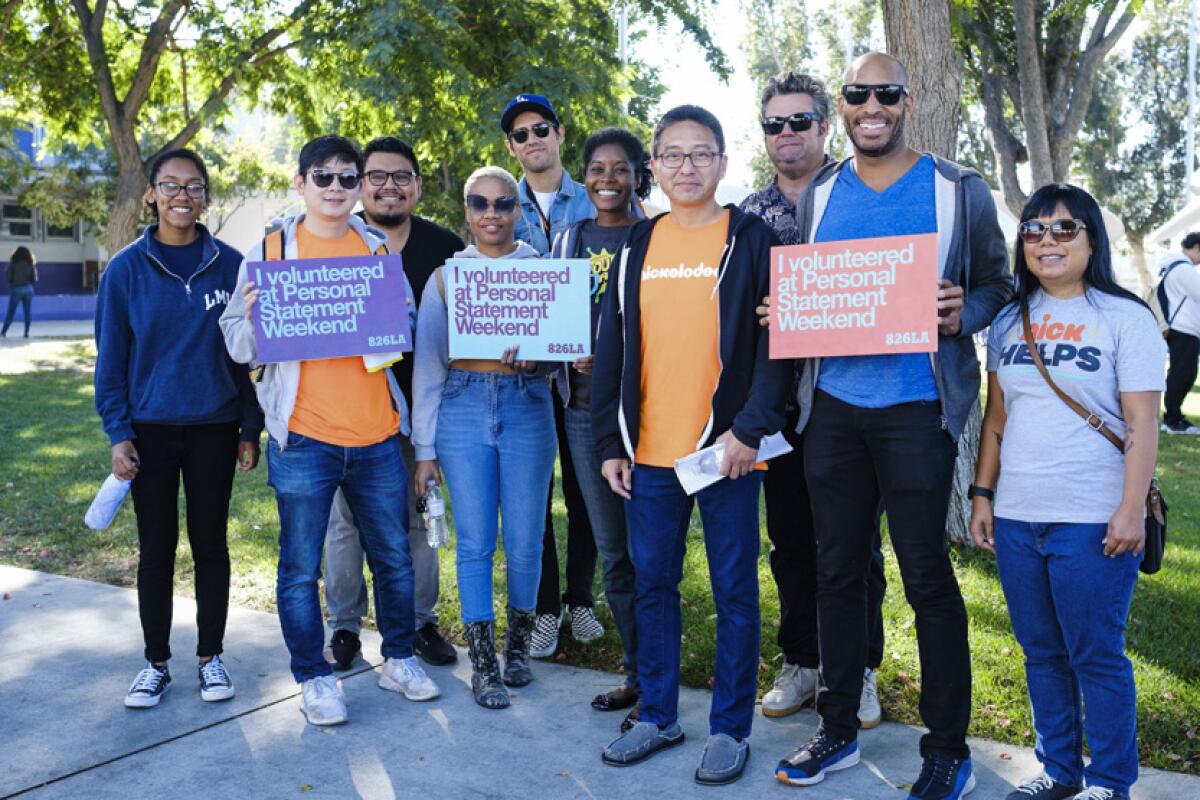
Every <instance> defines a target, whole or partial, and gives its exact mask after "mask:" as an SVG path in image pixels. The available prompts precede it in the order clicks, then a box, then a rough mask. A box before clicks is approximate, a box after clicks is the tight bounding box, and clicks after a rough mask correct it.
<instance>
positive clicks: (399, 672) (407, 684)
mask: <svg viewBox="0 0 1200 800" xmlns="http://www.w3.org/2000/svg"><path fill="white" fill-rule="evenodd" d="M379 688H380V689H387V690H388V691H389V692H399V693H400V694H402V695H404V696H405V697H407V698H408V699H409V700H417V701H421V700H432V699H433V698H435V697H437V696H438V695H439V694H441V692H440V691H438V687H437V684H436V683H434V682H433V678H430V677H429V676H428V675H426V674H425V670H423V669H421V664H420V662H418V661H417V657H416V656H409V657H408V658H389V659H388V660H387V661H386V662H385V663H384V665H383V669H382V670H380V672H379Z"/></svg>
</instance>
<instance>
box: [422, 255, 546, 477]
mask: <svg viewBox="0 0 1200 800" xmlns="http://www.w3.org/2000/svg"><path fill="white" fill-rule="evenodd" d="M454 257H455V258H490V256H485V255H484V254H483V253H481V252H479V250H477V249H476V247H475V245H473V244H472V245H468V246H467V249H466V250H463V251H462V252H460V253H455V254H454ZM505 258H541V255H540V254H539V253H538V251H537V250H534V249H533V247H532V246H530V245H529V244H527V243H525V242H522V241H518V242H517V249H516V250H513V251H512V252H511V253H509V254H508V255H506V256H505ZM443 269H444V267H438V269H437V270H436V271H435V272H434V273H433V279H432V280H429V281H427V282H426V283H425V291H424V292H422V293H421V304H420V308H421V311H420V313H419V314H418V315H417V334H416V342H417V349H416V353H415V360H414V361H413V425H412V443H413V448H414V449H415V450H416V451H417V460H418V461H433V460H435V459H436V458H437V451H436V450H435V449H434V446H433V443H434V441H435V440H436V439H437V420H438V411H439V410H440V409H441V407H442V389H443V387H445V385H446V376H447V375H448V374H449V373H450V314H449V311H448V310H447V308H446V298H445V297H443V296H442V289H441V288H440V286H441V284H442V277H441V272H442V270H443ZM552 366H554V367H555V368H557V366H558V365H557V364H554V365H552Z"/></svg>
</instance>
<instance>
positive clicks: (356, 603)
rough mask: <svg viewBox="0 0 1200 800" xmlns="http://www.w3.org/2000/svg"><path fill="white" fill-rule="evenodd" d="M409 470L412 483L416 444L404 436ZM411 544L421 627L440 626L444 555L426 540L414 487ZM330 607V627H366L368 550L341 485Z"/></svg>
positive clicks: (330, 537)
mask: <svg viewBox="0 0 1200 800" xmlns="http://www.w3.org/2000/svg"><path fill="white" fill-rule="evenodd" d="M400 452H401V453H402V454H403V456H404V470H405V472H406V473H407V474H408V477H409V481H410V483H411V480H412V474H413V470H414V469H415V468H416V453H415V452H414V451H413V446H412V443H411V442H410V441H409V440H408V439H407V438H405V437H403V436H401V437H400ZM408 547H409V552H410V553H411V554H412V562H413V583H414V585H413V596H414V603H415V606H416V612H417V613H416V618H417V627H418V628H420V627H421V626H422V625H424V624H425V623H427V622H431V623H433V624H434V625H437V621H438V617H437V599H438V554H437V550H435V549H434V548H432V547H430V546H429V543H428V541H426V539H425V523H424V521H423V520H422V519H421V515H420V514H418V513H417V502H416V497H415V496H414V495H413V492H412V486H411V485H410V486H409V487H408ZM325 605H326V607H328V609H329V630H331V631H337V630H347V631H353V632H354V633H358V632H360V631H361V630H362V621H363V617H365V616H366V615H367V581H366V579H365V578H364V577H363V549H362V544H361V543H360V541H359V536H358V528H357V527H355V525H354V517H353V515H352V514H351V513H350V506H349V504H347V503H346V498H345V497H344V496H342V490H341V489H338V491H337V494H335V495H334V496H333V507H332V509H330V512H329V527H328V529H327V530H326V531H325Z"/></svg>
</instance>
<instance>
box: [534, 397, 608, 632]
mask: <svg viewBox="0 0 1200 800" xmlns="http://www.w3.org/2000/svg"><path fill="white" fill-rule="evenodd" d="M554 427H555V428H556V429H557V430H558V463H559V465H560V466H561V468H562V488H563V500H564V501H565V502H566V505H567V590H566V591H565V592H563V593H562V595H561V596H560V595H559V581H558V542H557V540H556V539H555V538H554V509H553V505H554V476H553V475H551V476H550V490H549V493H548V496H547V498H546V533H545V535H544V536H543V537H542V579H541V583H539V584H538V598H537V613H539V614H557V613H559V611H561V610H562V604H563V603H566V604H567V605H569V606H588V607H589V608H590V607H591V606H592V605H594V604H595V599H594V598H593V597H592V583H593V582H594V581H595V580H596V539H595V537H594V536H593V535H592V525H591V523H590V522H589V521H588V515H587V506H586V505H584V502H583V493H582V492H580V491H579V482H578V481H577V480H575V465H574V463H573V459H572V458H571V448H570V445H568V443H567V428H566V423H565V422H564V415H563V408H562V403H560V402H559V401H558V398H557V397H555V398H554Z"/></svg>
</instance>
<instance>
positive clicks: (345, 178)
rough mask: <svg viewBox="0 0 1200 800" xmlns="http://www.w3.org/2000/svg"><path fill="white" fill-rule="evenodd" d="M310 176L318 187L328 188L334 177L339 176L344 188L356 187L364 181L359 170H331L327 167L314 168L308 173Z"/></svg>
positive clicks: (338, 180) (338, 179) (339, 181)
mask: <svg viewBox="0 0 1200 800" xmlns="http://www.w3.org/2000/svg"><path fill="white" fill-rule="evenodd" d="M308 177H310V178H312V182H313V183H315V184H316V186H317V188H318V189H328V188H329V186H330V184H332V183H333V179H334V178H337V182H338V183H339V184H341V187H342V188H343V189H354V188H357V187H358V185H359V184H360V183H362V175H359V174H358V173H357V172H330V171H329V170H327V169H314V170H313V171H311V172H309V173H308Z"/></svg>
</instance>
